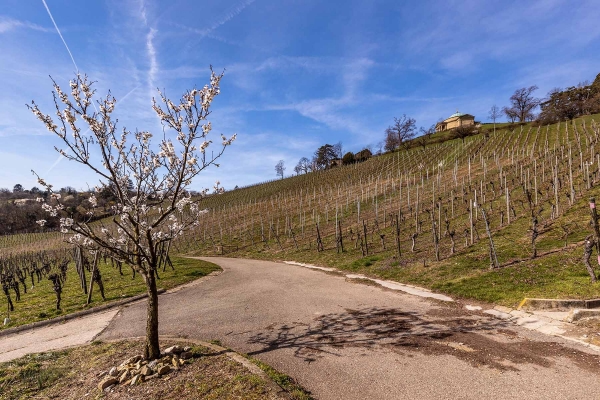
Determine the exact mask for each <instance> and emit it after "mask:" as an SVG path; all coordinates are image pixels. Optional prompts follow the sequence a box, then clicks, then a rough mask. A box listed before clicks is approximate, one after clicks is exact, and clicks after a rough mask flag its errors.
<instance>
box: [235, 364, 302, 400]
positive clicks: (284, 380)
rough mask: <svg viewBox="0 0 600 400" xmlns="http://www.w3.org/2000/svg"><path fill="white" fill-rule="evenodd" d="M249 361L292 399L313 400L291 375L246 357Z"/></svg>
mask: <svg viewBox="0 0 600 400" xmlns="http://www.w3.org/2000/svg"><path fill="white" fill-rule="evenodd" d="M244 357H246V358H247V359H248V360H250V361H251V362H252V363H254V364H256V365H257V366H258V367H259V368H260V369H262V370H263V371H264V372H265V373H266V374H267V375H268V376H269V378H271V380H273V382H275V383H276V384H278V385H279V386H280V387H281V388H282V389H283V390H285V391H286V392H287V393H288V394H289V395H290V398H292V399H294V400H313V397H312V396H311V395H310V392H308V391H307V390H306V389H304V388H303V387H301V386H300V385H298V384H297V383H296V381H295V380H294V379H293V378H292V377H290V376H289V375H286V374H283V373H281V372H279V371H277V370H276V369H275V368H273V367H271V366H270V365H268V364H265V363H264V362H262V361H259V360H257V359H255V358H252V357H249V356H247V355H244Z"/></svg>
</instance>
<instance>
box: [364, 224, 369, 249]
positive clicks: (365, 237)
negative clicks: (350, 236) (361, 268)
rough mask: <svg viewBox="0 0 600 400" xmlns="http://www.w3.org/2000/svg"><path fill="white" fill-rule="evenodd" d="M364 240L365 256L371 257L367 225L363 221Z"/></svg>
mask: <svg viewBox="0 0 600 400" xmlns="http://www.w3.org/2000/svg"><path fill="white" fill-rule="evenodd" d="M363 238H364V239H365V254H366V255H369V244H368V243H367V224H366V223H365V221H364V220H363Z"/></svg>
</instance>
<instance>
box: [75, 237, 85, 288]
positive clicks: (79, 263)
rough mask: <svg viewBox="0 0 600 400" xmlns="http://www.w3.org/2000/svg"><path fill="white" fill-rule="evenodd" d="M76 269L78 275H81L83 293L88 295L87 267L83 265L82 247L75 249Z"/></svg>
mask: <svg viewBox="0 0 600 400" xmlns="http://www.w3.org/2000/svg"><path fill="white" fill-rule="evenodd" d="M75 267H76V269H77V274H78V275H79V281H80V283H81V289H83V293H84V294H87V293H88V289H87V282H86V278H85V266H84V265H83V254H82V253H81V248H80V247H75Z"/></svg>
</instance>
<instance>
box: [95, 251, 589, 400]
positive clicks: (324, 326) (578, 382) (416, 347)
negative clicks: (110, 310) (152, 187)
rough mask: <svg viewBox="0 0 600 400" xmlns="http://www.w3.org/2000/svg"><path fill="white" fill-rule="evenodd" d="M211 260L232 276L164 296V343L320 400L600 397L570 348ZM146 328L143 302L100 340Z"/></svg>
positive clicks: (422, 305)
mask: <svg viewBox="0 0 600 400" xmlns="http://www.w3.org/2000/svg"><path fill="white" fill-rule="evenodd" d="M207 260H209V261H211V262H214V263H216V264H219V265H220V266H221V267H222V268H223V272H222V273H221V274H220V275H218V276H213V277H210V278H208V279H207V280H204V281H202V282H201V283H199V284H196V285H192V286H189V287H187V288H183V289H181V290H178V291H177V292H174V293H170V294H165V295H162V296H160V324H161V325H160V332H161V334H168V335H173V336H180V337H190V338H198V339H207V340H210V339H217V340H220V341H221V342H222V343H223V344H224V345H226V346H228V347H231V348H233V349H235V350H237V351H240V352H245V353H249V354H251V355H253V356H255V357H257V358H259V359H261V360H264V361H265V362H267V363H269V364H271V365H273V366H274V367H275V368H277V369H279V370H281V371H283V372H285V373H287V374H289V375H291V376H293V377H294V378H296V379H297V380H298V381H299V383H300V384H302V385H303V386H305V387H306V388H308V389H309V390H311V391H312V392H313V394H314V395H315V397H317V398H318V399H349V400H350V399H361V400H363V399H487V398H497V399H598V398H600V379H598V378H599V377H600V357H599V356H598V355H597V353H593V352H590V351H589V350H587V349H585V348H583V347H575V348H574V347H572V345H566V344H565V342H564V341H563V340H562V339H559V338H552V337H550V336H546V335H543V334H541V333H538V332H536V331H532V330H529V329H525V328H523V327H520V326H516V325H515V324H514V323H512V322H510V321H506V320H501V319H498V318H494V316H492V315H488V314H484V313H483V312H481V311H477V310H473V311H469V310H465V309H464V308H463V307H462V306H461V305H459V304H457V303H453V302H442V301H439V300H430V299H423V298H420V297H415V296H411V295H408V294H404V293H401V292H398V291H392V290H387V289H382V288H381V287H379V286H373V285H365V284H362V283H357V282H358V281H359V280H348V279H347V278H345V277H342V276H339V275H335V274H330V273H326V272H323V271H314V270H310V269H307V268H301V267H298V266H292V265H287V264H283V263H273V262H265V261H252V260H239V259H227V258H210V259H207ZM360 281H361V282H364V280H360ZM144 326H145V304H143V303H141V304H133V305H131V306H128V307H125V308H124V309H123V310H122V311H121V312H120V313H119V314H117V316H116V317H115V318H114V319H113V321H112V322H111V323H110V325H109V326H108V328H107V329H105V330H104V332H103V333H102V334H101V336H100V338H106V339H109V338H120V337H127V336H140V335H143V334H144Z"/></svg>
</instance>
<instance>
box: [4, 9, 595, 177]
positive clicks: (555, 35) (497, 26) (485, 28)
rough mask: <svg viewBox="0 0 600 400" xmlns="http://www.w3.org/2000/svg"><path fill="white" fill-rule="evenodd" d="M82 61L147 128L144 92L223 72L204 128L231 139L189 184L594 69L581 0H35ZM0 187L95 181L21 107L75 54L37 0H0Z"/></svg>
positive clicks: (480, 108)
mask: <svg viewBox="0 0 600 400" xmlns="http://www.w3.org/2000/svg"><path fill="white" fill-rule="evenodd" d="M46 4H47V6H48V9H49V11H50V12H51V14H52V16H53V18H54V21H55V22H56V25H57V26H58V28H59V29H60V32H61V33H62V36H63V38H64V41H65V42H66V44H67V45H68V47H69V49H70V51H71V54H72V56H73V58H74V60H75V62H76V64H77V66H78V68H79V71H80V72H82V73H87V74H88V75H89V76H90V77H91V78H92V79H94V80H96V81H98V83H97V86H96V88H97V89H98V93H99V94H105V93H106V92H107V91H108V90H109V89H110V90H111V91H112V93H113V95H114V96H115V97H116V98H117V100H118V103H117V110H116V114H117V116H118V118H119V121H120V125H121V126H125V127H127V128H129V129H132V130H134V129H135V128H138V129H140V130H149V131H152V132H154V133H156V134H159V133H160V132H161V127H160V125H159V124H158V120H157V118H156V117H155V116H154V114H153V111H152V110H151V108H150V104H151V98H152V96H154V95H155V93H156V91H155V89H156V88H157V87H160V88H161V89H165V91H166V93H167V95H169V96H170V97H173V98H179V96H180V95H181V94H182V93H183V91H184V90H185V89H186V88H191V87H193V86H194V85H196V86H200V87H201V86H203V85H204V84H205V83H207V81H208V77H209V65H213V66H214V68H215V70H217V71H220V70H223V69H225V77H224V78H223V80H222V84H221V89H222V92H221V95H220V96H219V97H217V99H216V100H215V101H214V103H213V114H212V115H211V118H210V120H211V122H212V125H213V133H214V134H215V136H216V137H217V138H218V137H219V136H218V134H219V133H224V134H225V135H226V136H230V135H231V134H233V133H237V134H238V140H237V141H236V142H235V143H234V144H233V146H231V147H230V148H228V149H227V152H226V154H225V155H224V156H223V157H222V160H221V167H220V168H212V169H211V170H209V171H206V172H205V173H204V174H203V175H202V176H200V177H198V179H197V180H196V181H195V182H194V184H193V185H192V187H193V188H194V189H201V188H203V187H212V184H213V183H214V181H215V180H217V179H218V180H220V181H221V182H222V184H223V185H224V186H225V188H227V189H231V188H233V187H234V186H235V185H239V186H243V185H247V184H251V183H255V182H260V181H264V180H267V179H274V178H276V175H275V170H274V166H275V164H276V163H277V161H278V160H280V159H283V160H284V161H285V165H286V167H287V170H286V175H287V174H290V173H292V171H293V168H294V166H295V165H296V163H297V162H298V160H299V159H300V158H301V157H302V156H306V157H309V158H310V157H311V156H312V154H313V153H314V151H315V150H316V148H318V147H319V146H320V145H323V144H325V143H331V144H333V143H337V142H338V141H341V142H342V144H343V149H344V152H346V151H359V150H361V149H362V148H364V147H365V146H367V145H372V146H373V147H375V148H376V146H377V143H378V142H380V141H381V140H382V139H383V137H384V130H385V128H386V127H387V126H388V125H390V124H391V123H392V122H393V118H394V117H399V116H401V115H402V114H407V115H408V116H410V117H413V118H415V119H416V120H417V125H418V126H424V127H429V126H431V125H432V124H434V123H435V122H436V121H437V120H438V119H440V118H446V117H448V116H449V115H450V114H452V113H454V112H455V111H456V110H460V111H461V112H466V113H470V114H473V115H475V117H476V120H481V121H487V120H488V118H487V114H488V111H489V109H490V107H491V106H492V105H493V104H497V105H498V106H500V107H501V106H504V105H507V104H508V98H509V97H510V95H511V94H512V93H513V92H514V90H515V89H517V88H520V87H523V86H530V85H537V86H539V88H540V89H539V90H538V91H537V93H536V94H537V95H538V96H540V97H543V96H544V95H545V94H546V93H547V92H548V91H549V90H550V89H552V88H554V87H566V86H572V85H575V84H577V83H578V82H580V81H584V80H590V81H591V80H593V79H594V78H595V76H596V74H598V73H600V42H599V39H600V23H598V21H600V6H599V4H598V2H597V1H595V0H592V1H576V2H573V1H552V0H543V1H508V0H502V1H479V0H476V1H427V0H421V1H412V0H407V1H393V0H362V1H358V0H345V1H339V0H328V1H323V0H208V1H207V0H196V1H192V0H179V1H177V0H170V1H162V0H161V1H159V0H132V1H128V0H106V1H105V0H90V1H68V0H46ZM0 54H1V56H0V88H1V89H0V187H8V188H12V187H13V186H14V185H15V184H16V183H21V184H22V185H23V186H24V187H25V188H30V187H32V186H34V185H35V184H36V182H35V179H34V177H33V175H32V174H31V172H30V171H31V170H32V169H34V170H35V171H36V172H37V173H39V174H40V175H42V176H43V177H44V178H45V179H46V180H47V181H49V182H50V183H52V184H54V185H55V186H57V187H62V186H66V185H70V186H73V187H75V188H77V189H86V188H87V187H88V185H89V186H93V185H94V184H95V183H96V178H95V177H94V175H92V174H90V173H88V172H87V171H86V170H85V169H84V168H83V167H81V166H79V165H77V164H74V163H73V162H68V161H67V160H62V161H59V160H60V159H59V157H58V154H57V153H56V152H55V151H54V149H53V146H54V145H58V144H59V142H58V141H57V138H55V137H53V136H52V135H50V134H49V132H47V131H46V130H45V128H44V127H43V126H42V125H41V124H40V123H39V122H38V121H37V120H35V118H34V117H33V115H31V113H30V112H29V111H28V110H27V109H26V107H25V104H26V103H29V102H30V101H31V100H36V102H37V103H38V104H39V105H40V107H41V109H42V110H43V111H45V112H47V113H50V112H51V111H52V104H51V99H52V97H51V82H50V79H49V77H48V76H49V75H51V76H52V77H53V78H54V79H55V80H57V82H58V83H59V84H63V85H65V86H66V85H67V84H68V81H69V79H70V78H72V77H73V74H74V72H75V66H74V65H73V62H72V60H71V57H70V55H69V53H68V52H67V49H66V47H65V45H64V43H63V41H62V40H61V37H60V36H59V35H58V33H57V31H56V29H55V27H54V25H53V22H52V20H51V18H50V16H49V13H48V11H47V10H46V8H45V6H44V3H43V1H42V0H39V1H38V0H27V1H23V0H2V2H1V4H0Z"/></svg>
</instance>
